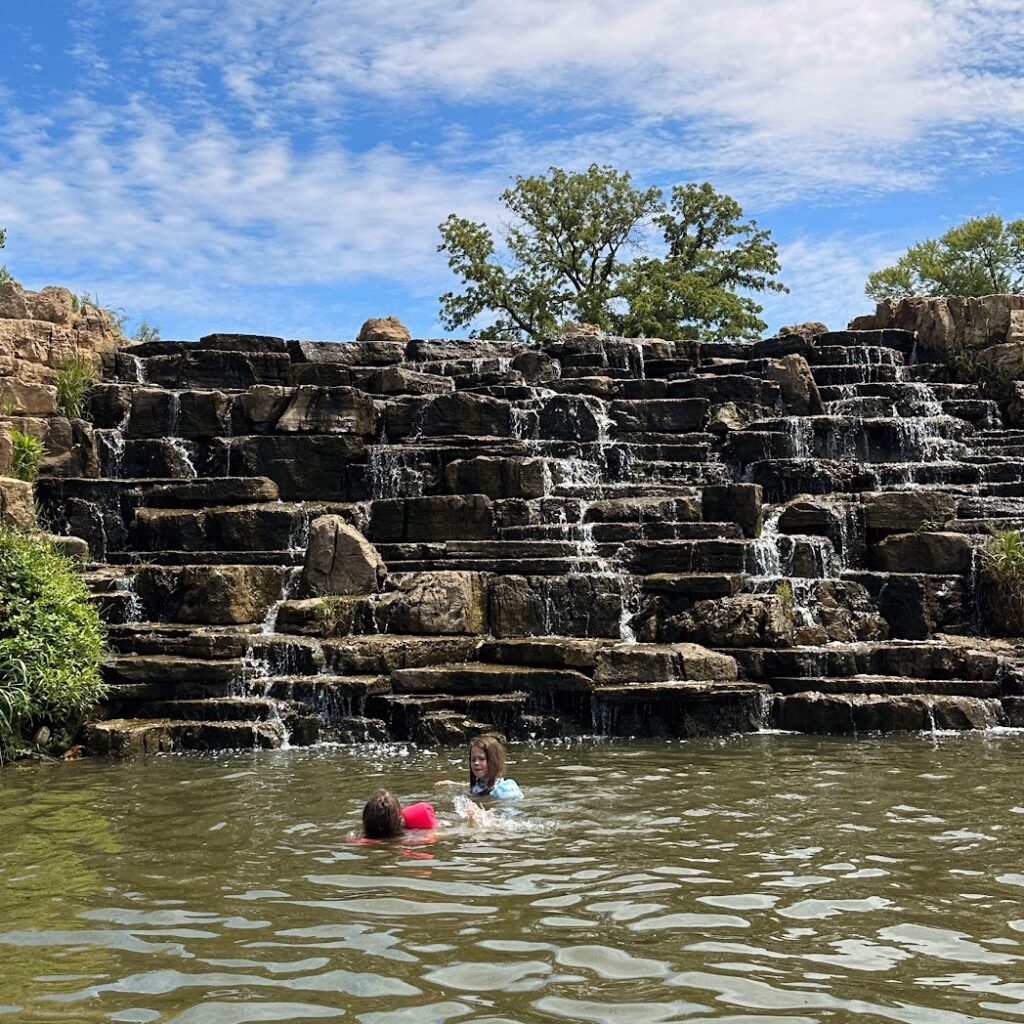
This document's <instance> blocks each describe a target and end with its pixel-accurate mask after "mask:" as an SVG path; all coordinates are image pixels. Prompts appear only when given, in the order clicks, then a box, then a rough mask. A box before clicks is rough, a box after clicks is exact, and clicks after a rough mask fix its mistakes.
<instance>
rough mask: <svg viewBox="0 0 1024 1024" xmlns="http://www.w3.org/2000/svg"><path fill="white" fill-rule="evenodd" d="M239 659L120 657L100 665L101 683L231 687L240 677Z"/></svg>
mask: <svg viewBox="0 0 1024 1024" xmlns="http://www.w3.org/2000/svg"><path fill="white" fill-rule="evenodd" d="M242 667H243V666H242V660H241V659H240V658H186V657H179V656H176V655H172V654H124V655H119V656H116V657H113V658H108V659H107V660H106V661H104V662H103V664H102V666H101V671H102V675H103V680H104V682H106V683H107V684H108V685H110V686H120V685H123V684H126V683H163V684H166V685H172V686H180V685H184V684H188V683H193V682H201V683H202V684H203V685H204V686H222V687H227V686H231V685H233V684H234V683H235V682H236V681H237V680H239V679H240V678H241V676H242Z"/></svg>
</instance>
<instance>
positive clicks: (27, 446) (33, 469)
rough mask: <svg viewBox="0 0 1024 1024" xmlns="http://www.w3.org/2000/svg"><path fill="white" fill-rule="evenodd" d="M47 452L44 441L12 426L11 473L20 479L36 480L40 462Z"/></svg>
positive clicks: (30, 481)
mask: <svg viewBox="0 0 1024 1024" xmlns="http://www.w3.org/2000/svg"><path fill="white" fill-rule="evenodd" d="M45 454H46V449H45V448H44V447H43V442H42V441H40V440H39V438H37V437H33V436H32V435H31V434H24V433H22V432H21V431H20V430H19V429H18V428H17V427H12V428H11V475H12V476H14V477H16V478H17V479H18V480H27V481H28V482H29V483H32V482H34V481H35V478H36V477H37V476H39V463H40V462H41V461H42V458H43V456H44V455H45Z"/></svg>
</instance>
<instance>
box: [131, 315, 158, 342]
mask: <svg viewBox="0 0 1024 1024" xmlns="http://www.w3.org/2000/svg"><path fill="white" fill-rule="evenodd" d="M159 340H160V328H159V327H156V326H153V325H151V324H150V323H148V322H147V321H146V320H140V321H139V325H138V327H136V328H135V330H134V331H133V332H132V341H141V342H145V341H159Z"/></svg>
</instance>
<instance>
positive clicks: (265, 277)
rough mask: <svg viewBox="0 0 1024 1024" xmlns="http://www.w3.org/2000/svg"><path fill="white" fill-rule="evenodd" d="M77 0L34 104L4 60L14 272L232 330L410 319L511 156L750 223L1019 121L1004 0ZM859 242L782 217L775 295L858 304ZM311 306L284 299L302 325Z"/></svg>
mask: <svg viewBox="0 0 1024 1024" xmlns="http://www.w3.org/2000/svg"><path fill="white" fill-rule="evenodd" d="M77 8H78V14H77V16H76V18H75V19H74V20H73V23H72V26H71V34H70V43H69V44H68V50H67V52H66V53H63V54H60V55H59V57H61V58H66V57H68V56H70V58H71V60H72V61H73V62H75V65H76V67H77V68H78V69H79V70H80V72H81V73H80V74H79V75H78V76H77V77H76V81H75V84H74V85H73V86H69V87H68V90H66V91H64V92H59V91H55V92H54V93H53V99H52V103H51V104H50V105H49V106H48V107H46V106H41V105H40V104H38V103H37V104H36V105H35V106H32V107H29V106H28V104H27V103H25V102H22V101H20V100H19V99H18V92H17V89H16V88H12V87H11V86H12V82H11V81H10V80H7V79H2V80H0V137H2V138H3V145H2V146H0V224H3V225H5V226H7V227H8V228H10V229H11V242H10V246H11V253H12V254H13V253H14V252H17V253H18V263H19V266H20V268H21V269H22V271H23V272H24V273H26V274H28V275H31V274H32V273H33V272H36V271H38V272H39V273H40V274H42V273H43V272H44V271H46V272H47V274H48V275H50V276H52V274H53V273H55V272H58V273H60V274H61V275H62V276H63V277H64V278H65V279H68V280H75V281H85V282H88V281H90V280H91V281H93V282H95V283H96V285H99V284H100V283H102V285H103V287H104V288H106V289H109V290H112V291H114V292H116V293H118V295H120V294H125V295H126V296H127V295H129V294H130V295H131V296H132V298H131V300H130V301H132V303H133V304H136V301H137V300H136V299H135V296H142V297H144V299H145V302H147V303H148V302H150V301H152V302H154V303H156V302H159V301H160V296H161V294H163V295H165V296H166V295H173V296H175V297H176V298H177V300H178V301H179V303H180V307H181V308H185V309H188V310H195V311H196V314H197V315H198V313H199V312H200V311H202V310H203V309H208V310H210V311H211V313H216V314H217V315H219V316H222V317H224V318H227V319H232V320H233V321H236V322H237V321H239V320H242V319H245V318H247V317H248V310H247V309H246V306H247V305H248V306H251V305H252V303H253V302H254V301H259V297H260V296H263V295H268V294H271V293H273V294H274V295H275V296H277V295H281V294H283V293H282V292H281V291H280V290H281V289H288V288H290V289H292V290H293V291H294V292H295V294H297V295H302V294H304V293H303V292H302V289H314V288H319V289H320V292H319V294H320V296H321V300H320V301H321V304H324V303H325V302H327V303H329V304H332V308H333V304H334V303H335V296H336V295H338V294H341V293H342V292H344V291H345V290H346V289H353V288H359V287H363V286H366V287H370V284H369V283H370V282H373V284H372V287H373V288H374V289H375V294H379V295H386V296H392V295H393V296H395V301H396V302H400V301H406V302H410V303H412V305H413V306H414V307H415V308H416V309H417V310H418V311H420V315H422V316H423V318H424V320H423V328H422V329H424V330H425V329H428V327H429V326H431V325H433V320H432V319H431V320H430V321H427V317H431V318H432V317H433V316H434V315H436V310H435V312H434V313H428V312H426V308H427V304H426V302H425V300H424V296H427V295H436V294H438V293H439V292H440V291H442V290H444V288H445V287H447V286H449V285H450V283H451V282H450V279H449V278H448V275H447V270H446V268H445V265H444V261H443V259H442V258H441V257H440V256H438V255H437V254H436V252H435V248H436V244H437V237H438V236H437V231H436V225H437V224H438V223H439V222H440V221H441V220H443V219H444V217H445V216H446V215H447V214H448V213H450V212H452V211H456V212H458V213H460V214H463V215H466V216H470V217H473V218H474V219H484V220H488V221H489V222H490V223H492V224H493V223H495V221H496V220H497V217H498V214H499V210H498V208H497V195H498V193H499V192H500V191H501V189H502V188H504V187H505V186H506V185H507V184H508V182H509V179H510V177H512V176H513V175H515V174H520V173H521V174H530V173H535V172H537V171H539V170H542V169H543V168H545V167H547V166H548V165H557V166H565V167H570V168H572V167H577V168H578V167H583V166H586V165H587V164H588V163H590V162H591V161H597V162H602V163H611V164H613V165H615V166H618V167H620V168H630V169H631V170H632V171H633V173H634V175H635V176H636V177H637V178H638V179H640V180H641V181H643V182H644V183H648V182H650V183H656V184H659V185H661V186H663V187H666V188H667V187H669V186H671V185H672V184H674V183H676V182H680V181H686V180H695V179H697V180H699V179H704V178H707V179H710V180H712V181H713V182H714V184H715V185H716V186H717V187H719V188H720V189H723V190H724V191H728V192H730V193H732V194H734V195H736V196H737V197H738V198H739V199H740V200H741V202H742V203H743V205H744V206H745V207H746V208H747V210H748V213H749V212H756V214H757V216H758V219H759V220H760V221H761V223H762V225H764V226H769V227H770V226H772V214H773V212H776V211H785V210H787V209H792V206H793V204H795V203H803V204H813V203H822V202H827V203H849V202H853V201H863V200H864V199H865V198H869V197H878V196H884V195H887V194H903V195H906V194H911V193H914V192H921V191H924V190H928V189H937V188H938V187H939V186H940V185H941V184H942V183H943V182H945V181H947V180H949V178H948V176H949V175H951V174H967V173H970V174H978V173H979V172H982V171H985V170H987V169H990V168H992V169H994V168H1002V169H1004V170H1005V168H1006V164H1007V160H1008V158H1009V156H1010V155H1011V154H1014V153H1015V150H1014V149H1013V147H1015V146H1017V145H1019V141H1020V134H1021V133H1020V129H1021V126H1022V120H1024V60H1022V58H1021V56H1020V55H1021V53H1022V52H1024V50H1022V48H1021V43H1024V38H1022V37H1024V18H1022V17H1021V15H1022V14H1024V0H955V2H954V0H833V2H831V3H829V4H821V3H820V2H819V0H718V2H717V3H715V4H707V3H704V2H697V0H636V2H634V3H631V4H622V3H620V2H618V0H614V2H613V0H563V2H561V3H559V4H553V3H551V2H550V0H519V2H517V3H515V4H502V3H498V2H497V0H455V2H453V0H421V2H420V3H419V4H415V5H412V4H407V3H399V2H398V0H377V2H375V3H373V4H366V3H365V0H359V2H356V0H333V2H330V3H314V2H311V0H220V2H217V3H198V2H189V0H79V2H78V4H77ZM54 56H55V55H54V54H53V53H52V52H51V53H50V54H49V55H48V59H49V60H50V61H51V62H52V60H53V59H54ZM50 66H52V63H51V65H50ZM5 86H6V88H5ZM70 90H73V91H70ZM865 235H870V237H868V238H867V240H866V241H865V240H861V239H857V238H855V237H854V235H853V234H852V233H850V232H849V231H847V233H846V234H845V235H843V236H840V235H838V234H836V233H835V230H834V229H830V230H829V231H828V232H827V233H826V235H825V237H821V236H819V235H816V234H815V232H814V230H813V229H811V228H808V227H806V226H802V227H801V226H797V227H796V228H795V229H794V230H793V231H792V233H791V234H790V235H788V236H785V235H784V236H782V241H783V242H784V243H785V244H784V247H783V252H782V255H783V263H784V269H785V275H784V276H785V278H786V279H787V281H788V283H790V285H791V286H792V287H793V289H794V290H793V293H792V295H791V296H790V297H789V298H788V299H787V298H775V299H772V303H771V304H770V306H769V310H770V312H771V313H772V315H776V314H777V315H778V316H779V317H786V318H790V319H792V318H793V317H792V314H790V313H788V312H787V310H789V309H791V308H792V307H793V306H794V305H798V306H799V307H800V309H801V310H802V313H801V314H800V315H802V316H803V317H806V316H818V317H820V318H826V317H831V318H832V319H844V318H845V316H846V315H848V309H847V311H846V312H843V313H840V312H839V309H840V306H841V305H842V304H843V303H847V304H848V303H850V302H856V303H857V307H858V308H859V307H860V306H861V305H862V300H861V298H860V294H861V288H862V284H863V280H864V277H865V276H866V274H867V272H868V271H870V270H871V269H874V268H875V267H876V266H878V265H879V263H878V261H879V260H883V259H884V258H885V257H887V256H888V255H889V254H890V252H891V248H892V246H891V245H884V244H881V243H879V242H878V241H877V239H878V238H880V237H881V235H880V234H879V233H878V231H877V229H876V228H874V227H868V228H867V229H866V231H865ZM850 246H852V247H853V249H854V251H856V253H857V255H856V256H850V255H849V249H850ZM5 255H6V254H5ZM310 294H312V293H310ZM349 294H351V293H349ZM324 296H329V299H325V298H324ZM836 296H846V298H845V299H837V298H836ZM118 301H123V302H126V303H127V302H128V301H129V298H127V297H126V298H125V299H118ZM164 301H165V303H166V302H168V301H169V300H166V299H165V300H164ZM338 302H339V303H340V304H341V305H342V306H344V305H345V302H344V301H342V300H340V299H339V300H338ZM816 304H820V305H819V311H818V312H815V310H814V308H812V307H814V306H815V305H816ZM315 307H316V301H315V300H313V299H309V300H308V301H307V300H306V299H305V298H297V299H296V300H295V306H294V311H295V312H294V319H295V321H296V327H295V330H298V329H299V326H300V325H303V324H306V325H311V326H313V327H314V328H315V325H316V308H315ZM147 308H153V307H151V306H150V307H147ZM338 308H340V307H338ZM830 310H836V312H835V313H832V312H830ZM336 311H337V310H336V309H335V312H336ZM389 311H398V310H394V309H392V310H389ZM280 312H282V311H281V310H280V309H278V308H277V307H275V313H280ZM332 316H334V313H332ZM275 329H280V330H285V331H287V330H288V329H289V328H288V326H287V324H281V323H280V321H278V322H277V327H276V328H275Z"/></svg>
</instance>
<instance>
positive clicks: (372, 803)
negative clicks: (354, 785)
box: [363, 789, 405, 839]
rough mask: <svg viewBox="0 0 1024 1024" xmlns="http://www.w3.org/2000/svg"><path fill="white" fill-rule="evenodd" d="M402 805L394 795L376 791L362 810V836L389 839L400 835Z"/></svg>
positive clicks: (386, 791)
mask: <svg viewBox="0 0 1024 1024" xmlns="http://www.w3.org/2000/svg"><path fill="white" fill-rule="evenodd" d="M404 828H405V824H404V822H403V821H402V805H401V803H400V802H399V800H398V797H397V796H395V794H394V793H390V792H388V790H386V789H378V790H377V792H376V793H374V794H373V796H371V797H370V799H369V800H367V801H366V806H365V807H364V808H363V835H364V836H366V838H367V839H391V838H392V837H393V836H397V835H401V833H402V830H403V829H404Z"/></svg>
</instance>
